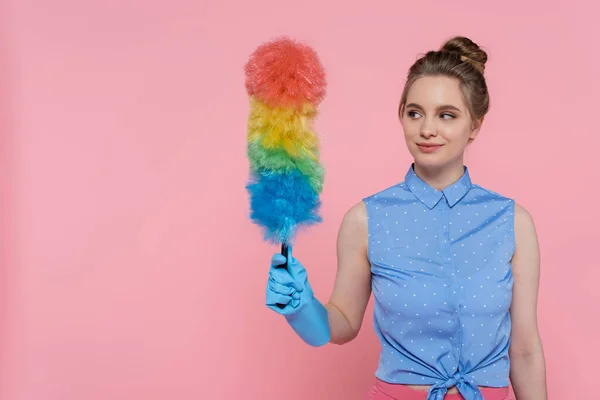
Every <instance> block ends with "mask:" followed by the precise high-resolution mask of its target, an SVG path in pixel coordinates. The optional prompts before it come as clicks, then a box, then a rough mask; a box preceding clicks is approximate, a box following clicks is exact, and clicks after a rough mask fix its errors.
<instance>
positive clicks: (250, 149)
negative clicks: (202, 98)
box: [245, 37, 326, 249]
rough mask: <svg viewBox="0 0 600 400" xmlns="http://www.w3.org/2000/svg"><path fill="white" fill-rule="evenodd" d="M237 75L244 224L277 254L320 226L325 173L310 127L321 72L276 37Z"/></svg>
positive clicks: (308, 56) (296, 47)
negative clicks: (241, 97)
mask: <svg viewBox="0 0 600 400" xmlns="http://www.w3.org/2000/svg"><path fill="white" fill-rule="evenodd" d="M245 73H246V90H247V92H248V95H249V100H250V112H249V116H248V127H247V128H248V132H247V139H248V146H247V155H248V160H249V162H250V178H249V182H248V184H247V186H246V189H247V190H248V193H249V196H250V218H251V219H252V221H253V222H254V223H255V224H257V225H259V226H261V227H262V230H263V233H264V239H265V240H267V241H268V242H270V243H273V244H275V243H281V244H282V245H283V246H282V248H284V249H285V248H287V245H289V244H291V243H293V241H294V239H295V237H296V234H297V232H298V230H299V228H300V227H301V226H310V225H314V224H317V223H319V222H321V221H322V218H321V216H320V215H319V208H320V205H321V202H320V199H319V196H320V194H321V192H322V190H323V180H324V175H325V172H324V169H323V167H322V165H321V164H320V161H319V140H318V137H317V135H316V132H315V130H314V120H315V118H316V117H317V106H318V105H319V103H320V102H321V101H322V100H323V98H324V97H325V94H326V79H325V78H326V76H325V71H324V69H323V67H322V65H321V63H320V61H319V58H318V56H317V54H316V52H315V51H314V50H313V49H312V48H310V47H309V46H307V45H305V44H301V43H298V42H296V41H294V40H292V39H290V38H287V37H283V38H279V39H276V40H274V41H272V42H269V43H266V44H263V45H261V46H259V47H258V48H257V49H256V50H255V51H254V53H253V54H252V55H251V57H250V59H249V60H248V63H247V64H246V66H245Z"/></svg>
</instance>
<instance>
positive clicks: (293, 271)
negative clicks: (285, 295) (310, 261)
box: [287, 258, 307, 284]
mask: <svg viewBox="0 0 600 400" xmlns="http://www.w3.org/2000/svg"><path fill="white" fill-rule="evenodd" d="M287 269H288V271H289V274H290V276H291V277H292V279H293V280H294V281H295V282H300V284H304V283H305V282H306V280H307V274H306V268H304V266H303V265H302V264H301V263H300V261H298V260H297V259H295V258H292V259H291V261H288V265H287Z"/></svg>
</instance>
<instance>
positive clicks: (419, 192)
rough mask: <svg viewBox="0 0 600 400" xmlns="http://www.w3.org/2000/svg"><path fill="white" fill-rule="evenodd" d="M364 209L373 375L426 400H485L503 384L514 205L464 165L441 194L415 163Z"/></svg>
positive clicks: (506, 363) (507, 365) (506, 365)
mask: <svg viewBox="0 0 600 400" xmlns="http://www.w3.org/2000/svg"><path fill="white" fill-rule="evenodd" d="M363 201H364V203H365V205H366V208H367V216H368V227H369V228H368V231H369V239H368V257H369V261H370V264H371V273H372V293H373V297H374V315H373V323H374V327H375V333H376V334H377V336H378V338H379V340H380V341H381V346H382V347H381V354H380V358H379V366H378V368H377V372H376V376H377V377H378V378H379V379H381V380H383V381H385V382H388V383H397V384H409V385H431V387H430V389H429V392H428V394H427V399H428V400H434V399H439V400H441V399H443V398H444V395H445V394H446V392H447V390H448V388H450V387H453V386H456V387H457V388H458V390H459V391H460V393H461V394H462V396H463V397H464V398H465V399H466V400H475V399H477V400H480V399H483V397H482V395H481V392H480V390H479V388H478V386H489V387H505V386H508V384H509V370H510V360H509V356H508V349H509V346H510V330H511V320H510V314H509V308H510V304H511V300H512V287H513V276H512V267H511V259H512V256H513V254H514V251H515V235H514V207H515V203H514V201H513V200H511V199H508V198H506V197H503V196H501V195H499V194H497V193H494V192H492V191H490V190H487V189H484V188H482V187H481V186H478V185H475V184H473V183H471V179H470V177H469V171H468V169H467V167H464V173H463V175H462V177H461V178H460V179H459V180H458V181H457V182H455V183H454V184H452V185H450V186H448V187H447V188H445V189H444V190H441V191H439V190H437V189H435V188H433V187H432V186H430V185H428V184H427V183H426V182H424V181H423V180H422V179H420V178H419V177H418V176H417V175H416V174H415V172H414V164H413V165H411V167H410V168H409V170H408V172H407V174H406V177H405V180H404V182H401V183H399V184H397V185H394V186H392V187H389V188H387V189H385V190H382V191H380V192H379V193H376V194H373V195H371V196H369V197H366V198H365V199H363Z"/></svg>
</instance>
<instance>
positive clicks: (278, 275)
mask: <svg viewBox="0 0 600 400" xmlns="http://www.w3.org/2000/svg"><path fill="white" fill-rule="evenodd" d="M269 279H270V280H272V281H274V282H277V283H278V284H280V285H282V286H289V287H293V288H294V289H296V290H301V289H302V286H301V285H300V284H298V283H297V282H296V281H295V280H294V278H293V277H292V275H290V273H289V272H288V271H287V270H286V269H285V268H272V269H271V270H270V271H269Z"/></svg>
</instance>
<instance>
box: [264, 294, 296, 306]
mask: <svg viewBox="0 0 600 400" xmlns="http://www.w3.org/2000/svg"><path fill="white" fill-rule="evenodd" d="M266 300H267V305H268V306H277V304H283V305H288V304H289V303H290V302H291V301H292V298H291V297H290V296H284V295H282V294H279V293H275V292H270V291H268V292H267V299H266Z"/></svg>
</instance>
